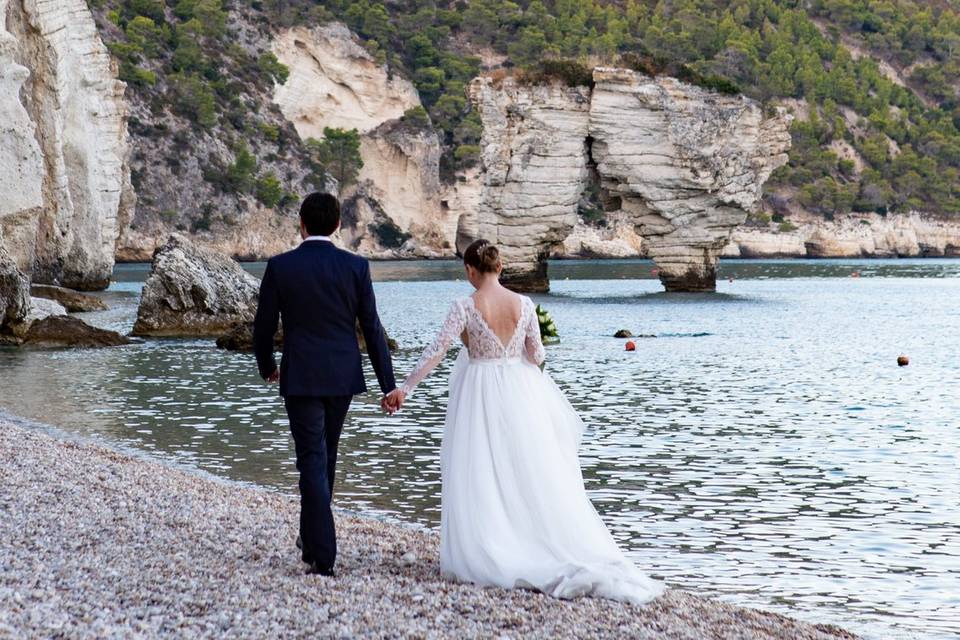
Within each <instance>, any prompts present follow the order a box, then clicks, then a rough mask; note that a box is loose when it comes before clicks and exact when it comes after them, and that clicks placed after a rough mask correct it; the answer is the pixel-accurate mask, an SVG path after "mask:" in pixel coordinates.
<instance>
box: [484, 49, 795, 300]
mask: <svg viewBox="0 0 960 640" xmlns="http://www.w3.org/2000/svg"><path fill="white" fill-rule="evenodd" d="M593 80H594V86H593V87H592V88H587V87H567V86H564V85H561V84H558V83H555V84H546V85H524V84H520V83H518V82H517V81H516V80H515V79H514V78H509V77H508V78H505V79H503V80H500V81H494V80H493V79H491V78H487V77H481V78H477V79H475V80H474V81H473V82H472V83H471V86H470V97H471V99H472V101H473V103H474V104H475V105H476V107H477V109H478V110H479V113H480V116H481V119H482V121H483V126H484V132H483V139H482V141H481V149H482V153H481V178H480V179H481V197H480V205H479V207H478V212H477V232H478V233H479V235H481V236H482V237H486V238H489V239H491V240H493V241H495V242H497V243H498V244H499V245H500V247H501V249H502V251H503V253H504V256H505V259H506V261H507V264H508V267H507V270H506V272H505V273H504V281H505V282H506V283H508V284H509V285H510V286H512V287H513V288H515V289H518V290H523V291H546V290H547V289H548V288H549V280H548V277H547V269H546V259H547V257H549V255H550V252H551V250H552V249H553V248H554V247H555V246H556V245H558V244H559V243H561V242H562V241H563V240H564V238H566V237H567V235H569V233H570V232H571V230H572V229H573V227H574V225H575V224H576V221H577V215H578V213H577V212H578V207H579V206H581V203H582V198H583V195H584V193H585V192H586V191H589V190H591V189H596V187H597V185H596V184H595V183H596V181H597V180H599V190H600V192H601V200H602V203H603V206H604V208H607V207H618V208H619V209H620V210H622V211H624V212H627V214H628V215H629V217H630V219H631V220H633V222H634V224H635V225H636V227H637V231H638V233H639V234H640V235H642V236H643V238H644V241H645V242H646V243H647V246H648V251H649V254H650V256H651V257H652V258H653V259H654V261H655V262H656V263H657V266H658V267H659V273H660V279H661V281H662V282H663V284H664V286H665V288H666V289H667V290H668V291H712V290H713V289H714V288H715V286H716V265H717V260H718V258H719V254H720V251H721V250H722V249H723V247H724V245H725V244H726V243H727V241H728V240H729V238H730V234H731V232H732V231H733V229H734V228H735V227H736V226H737V225H740V224H742V223H743V222H744V221H745V219H746V216H747V212H748V211H750V210H752V209H753V208H755V207H756V206H757V204H758V202H759V200H760V196H761V193H762V187H763V183H764V182H765V181H766V180H767V178H769V176H770V174H771V173H772V172H773V170H774V169H776V168H777V167H779V166H780V165H782V164H784V163H785V162H786V161H787V156H786V151H787V150H788V149H789V147H790V134H789V124H790V117H789V116H788V115H787V114H785V113H784V112H782V111H778V112H777V113H776V114H774V115H772V116H770V117H764V114H763V112H762V110H761V108H760V106H759V105H758V104H757V103H756V102H754V101H752V100H749V99H747V98H745V97H743V96H729V95H722V94H717V93H714V92H710V91H707V90H705V89H701V88H699V87H695V86H692V85H688V84H684V83H681V82H679V81H678V80H676V79H673V78H651V77H649V76H646V75H643V74H641V73H638V72H636V71H631V70H627V69H616V68H604V67H599V68H597V69H594V72H593Z"/></svg>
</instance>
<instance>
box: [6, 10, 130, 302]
mask: <svg viewBox="0 0 960 640" xmlns="http://www.w3.org/2000/svg"><path fill="white" fill-rule="evenodd" d="M0 19H2V22H0V122H2V124H0V127H2V128H3V136H2V138H0V165H2V167H3V172H2V174H0V233H2V235H3V237H4V238H5V240H4V242H5V244H6V246H7V249H8V250H9V251H10V252H11V254H12V255H13V257H14V259H15V260H16V262H17V264H18V266H20V268H21V269H22V270H24V271H25V272H26V273H28V274H30V275H31V276H32V278H33V280H35V281H39V282H45V283H52V284H60V285H64V286H68V287H72V288H75V289H102V288H105V287H106V286H107V284H108V283H109V280H110V274H111V272H112V269H113V261H114V251H115V248H116V242H117V237H118V235H119V232H120V228H121V227H122V226H124V225H125V224H126V222H127V221H129V219H130V216H131V215H132V211H133V207H134V205H135V196H134V193H133V189H132V187H131V185H130V169H129V166H128V163H127V155H128V145H127V120H126V116H127V105H126V102H125V101H124V99H123V92H124V84H123V83H122V82H120V81H119V80H118V79H117V69H116V63H115V62H114V61H113V60H112V59H111V57H110V54H109V52H108V51H107V49H106V47H105V46H104V44H103V42H102V41H101V40H100V36H99V34H98V33H97V29H96V25H95V23H94V21H93V17H92V15H91V13H90V10H89V8H88V7H87V4H86V2H84V1H83V0H0ZM4 25H5V26H4Z"/></svg>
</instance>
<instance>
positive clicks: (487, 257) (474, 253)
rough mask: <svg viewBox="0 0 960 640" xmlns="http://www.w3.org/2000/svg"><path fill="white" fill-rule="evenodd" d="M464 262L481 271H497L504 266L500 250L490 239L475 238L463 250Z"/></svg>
mask: <svg viewBox="0 0 960 640" xmlns="http://www.w3.org/2000/svg"><path fill="white" fill-rule="evenodd" d="M463 263H464V264H468V265H470V266H471V267H473V268H474V269H476V270H477V271H479V272H480V273H496V272H497V271H499V270H500V268H501V267H502V266H503V262H502V261H501V260H500V250H499V249H497V246H496V245H494V244H491V242H490V241H489V240H474V241H473V242H472V243H471V244H470V246H469V247H467V250H466V251H464V252H463Z"/></svg>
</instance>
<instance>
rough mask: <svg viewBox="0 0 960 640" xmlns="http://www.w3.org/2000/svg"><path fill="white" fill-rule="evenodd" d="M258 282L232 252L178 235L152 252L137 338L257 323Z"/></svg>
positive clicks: (210, 332) (214, 332)
mask: <svg viewBox="0 0 960 640" xmlns="http://www.w3.org/2000/svg"><path fill="white" fill-rule="evenodd" d="M258 294H259V282H258V281H257V279H256V278H254V277H253V276H251V275H250V274H249V273H247V272H246V271H244V270H243V268H242V267H241V266H240V265H239V264H237V263H236V262H235V261H234V260H233V259H231V258H230V257H229V256H225V255H222V254H219V253H216V252H214V251H211V250H209V249H204V248H201V247H199V246H197V245H195V244H194V243H192V242H191V241H190V240H188V239H187V238H186V237H184V236H182V235H179V234H173V235H171V236H170V238H169V239H168V240H167V242H166V243H165V244H164V245H163V246H161V247H160V248H158V249H157V250H156V252H155V253H154V255H153V268H152V269H151V271H150V276H149V277H148V278H147V281H146V283H145V284H144V286H143V295H142V297H141V298H140V307H139V308H138V309H137V321H136V323H135V324H134V326H133V332H132V334H133V335H135V336H155V337H214V336H221V335H223V334H224V333H226V332H228V331H230V330H231V329H232V328H233V327H234V326H235V325H237V324H242V323H248V322H252V321H253V317H254V315H255V314H256V310H257V297H258Z"/></svg>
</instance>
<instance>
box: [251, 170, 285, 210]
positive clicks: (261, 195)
mask: <svg viewBox="0 0 960 640" xmlns="http://www.w3.org/2000/svg"><path fill="white" fill-rule="evenodd" d="M256 194H257V200H259V201H260V202H261V203H263V206H265V207H268V208H270V209H273V208H274V207H276V206H277V205H278V204H280V201H281V200H282V199H283V185H282V184H280V180H279V179H278V178H277V176H276V175H275V174H274V173H273V172H269V173H267V174H265V175H263V176H261V177H260V179H259V180H257V188H256Z"/></svg>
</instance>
